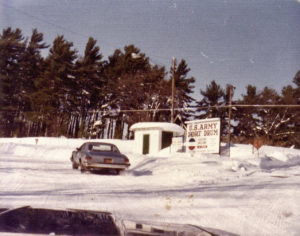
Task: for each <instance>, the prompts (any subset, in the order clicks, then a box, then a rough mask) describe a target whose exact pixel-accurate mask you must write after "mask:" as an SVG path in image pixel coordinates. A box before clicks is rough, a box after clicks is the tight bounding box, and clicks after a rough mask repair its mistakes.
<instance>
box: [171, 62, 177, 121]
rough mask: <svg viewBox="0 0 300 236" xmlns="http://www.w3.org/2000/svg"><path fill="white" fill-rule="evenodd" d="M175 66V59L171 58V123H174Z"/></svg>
mask: <svg viewBox="0 0 300 236" xmlns="http://www.w3.org/2000/svg"><path fill="white" fill-rule="evenodd" d="M175 66H176V59H175V57H173V58H172V101H171V104H172V105H171V123H174V97H175Z"/></svg>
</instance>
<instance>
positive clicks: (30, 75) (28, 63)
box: [19, 29, 48, 136]
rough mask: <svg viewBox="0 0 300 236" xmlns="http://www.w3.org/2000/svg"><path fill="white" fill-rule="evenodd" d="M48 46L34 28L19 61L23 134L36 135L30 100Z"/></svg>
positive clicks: (36, 125)
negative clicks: (43, 51)
mask: <svg viewBox="0 0 300 236" xmlns="http://www.w3.org/2000/svg"><path fill="white" fill-rule="evenodd" d="M47 47H48V46H47V45H46V44H45V43H43V34H42V33H39V32H38V31H37V30H36V29H34V30H33V31H32V35H31V38H30V41H29V42H28V44H27V46H26V49H25V53H24V57H23V60H22V62H21V63H19V67H20V68H21V73H22V76H21V77H22V80H21V81H20V86H21V90H22V93H21V94H20V97H21V100H22V105H23V107H22V110H21V112H20V119H22V120H21V121H20V127H19V133H20V134H22V135H26V136H29V135H36V133H35V129H36V127H38V124H37V123H36V122H35V119H34V115H33V114H34V111H33V109H32V107H31V102H30V101H31V95H32V94H33V93H34V92H36V88H35V85H34V82H35V80H36V79H37V78H38V77H39V76H40V74H41V70H42V65H43V58H42V56H41V50H42V49H45V48H47ZM25 128H26V130H25Z"/></svg>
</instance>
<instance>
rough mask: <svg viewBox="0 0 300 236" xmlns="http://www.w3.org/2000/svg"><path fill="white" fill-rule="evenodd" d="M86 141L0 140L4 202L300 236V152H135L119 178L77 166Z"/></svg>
mask: <svg viewBox="0 0 300 236" xmlns="http://www.w3.org/2000/svg"><path fill="white" fill-rule="evenodd" d="M84 141H85V140H82V139H66V138H39V140H38V144H36V143H35V138H22V139H17V138H12V139H5V138H1V139H0V207H16V206H22V205H31V206H34V207H47V208H63V209H66V208H78V209H92V210H100V211H109V212H112V213H113V214H114V215H116V216H118V217H119V218H122V219H129V220H139V221H141V220H145V221H155V222H164V223H165V222H169V223H187V224H194V225H199V226H204V227H210V228H217V229H222V230H225V231H229V232H232V233H236V234H240V235H300V223H299V222H300V150H296V149H286V148H277V147H276V148H275V147H268V146H263V147H262V148H261V149H260V152H259V157H258V155H257V153H256V152H255V153H254V154H253V153H252V146H250V145H234V146H233V147H232V148H231V158H229V157H226V156H219V155H212V154H198V155H193V156H191V155H190V154H186V153H176V154H171V153H169V151H168V150H164V151H162V152H161V153H159V154H158V155H156V156H143V155H138V154H135V153H134V144H133V143H132V142H131V141H121V140H109V142H113V143H115V144H117V145H118V147H119V148H120V150H121V151H122V152H123V153H125V154H127V156H128V157H129V159H130V162H131V167H130V168H129V169H128V170H127V171H126V172H125V173H123V174H121V175H120V176H117V175H101V174H92V173H84V174H81V173H80V171H78V170H73V169H72V168H71V162H70V156H71V152H72V150H73V149H75V147H78V146H79V145H81V143H83V142H84Z"/></svg>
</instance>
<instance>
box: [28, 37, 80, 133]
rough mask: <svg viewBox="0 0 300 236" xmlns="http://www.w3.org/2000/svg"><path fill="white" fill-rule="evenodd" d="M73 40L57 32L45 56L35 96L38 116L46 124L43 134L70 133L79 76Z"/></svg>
mask: <svg viewBox="0 0 300 236" xmlns="http://www.w3.org/2000/svg"><path fill="white" fill-rule="evenodd" d="M72 46H73V43H71V42H68V41H66V40H65V39H64V37H63V36H58V37H57V38H56V39H55V40H54V42H53V46H52V47H51V49H50V54H49V56H48V57H47V58H46V60H45V65H44V68H43V73H42V74H41V76H40V77H39V78H38V79H37V80H36V82H35V85H36V87H37V92H36V93H34V95H33V96H32V105H33V106H34V108H35V110H36V111H37V114H36V118H37V119H39V121H40V122H41V124H42V126H43V127H44V135H53V136H58V135H61V134H66V133H67V128H68V120H69V119H70V115H71V114H72V111H73V110H74V107H75V100H76V80H75V71H74V60H75V59H76V58H77V52H76V50H73V49H72Z"/></svg>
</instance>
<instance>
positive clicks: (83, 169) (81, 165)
mask: <svg viewBox="0 0 300 236" xmlns="http://www.w3.org/2000/svg"><path fill="white" fill-rule="evenodd" d="M79 167H80V172H81V173H84V172H85V171H86V168H85V167H84V165H83V164H82V163H81V160H80V165H79Z"/></svg>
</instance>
